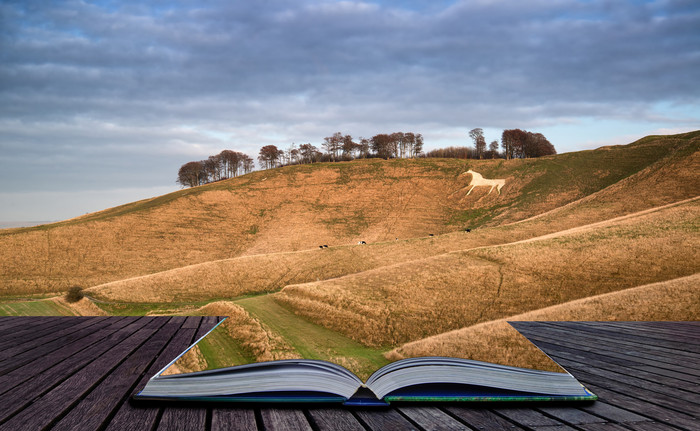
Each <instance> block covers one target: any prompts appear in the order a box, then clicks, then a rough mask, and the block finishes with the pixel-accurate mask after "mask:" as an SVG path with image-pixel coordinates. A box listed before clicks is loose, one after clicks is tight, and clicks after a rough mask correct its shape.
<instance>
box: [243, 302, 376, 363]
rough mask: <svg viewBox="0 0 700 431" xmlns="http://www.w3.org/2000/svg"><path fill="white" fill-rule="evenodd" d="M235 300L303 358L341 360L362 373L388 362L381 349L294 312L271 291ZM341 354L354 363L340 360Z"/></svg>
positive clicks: (337, 361) (340, 361)
mask: <svg viewBox="0 0 700 431" xmlns="http://www.w3.org/2000/svg"><path fill="white" fill-rule="evenodd" d="M236 304H238V305H240V306H241V307H243V308H245V310H246V311H247V312H248V313H250V314H251V315H252V316H253V317H255V318H257V319H258V320H260V322H262V323H264V324H265V325H266V326H267V327H269V328H270V329H271V330H273V331H275V332H276V333H277V334H279V335H280V336H281V337H282V338H284V339H285V340H286V341H287V342H288V343H289V344H290V345H291V346H292V347H294V348H295V349H296V350H297V351H298V352H299V353H300V354H301V355H302V356H303V357H304V358H307V359H322V360H326V361H331V362H336V363H341V365H344V366H346V367H348V368H353V371H354V372H356V373H357V374H358V375H361V376H363V377H367V376H369V374H371V373H372V372H374V371H376V370H377V369H378V368H380V367H382V366H383V365H386V364H387V363H389V361H388V360H387V359H386V358H385V357H384V356H383V355H382V352H381V351H380V350H376V349H371V348H368V347H365V346H363V345H361V344H359V343H358V342H356V341H354V340H351V339H350V338H347V337H345V336H344V335H341V334H339V333H337V332H335V331H331V330H330V329H327V328H324V327H322V326H319V325H316V324H314V323H311V322H309V321H307V320H305V319H303V318H301V317H299V316H297V315H296V314H294V313H293V312H291V311H289V310H288V309H286V308H284V307H282V306H281V305H280V304H278V303H277V302H276V301H275V300H274V299H273V297H272V295H262V296H256V297H252V298H247V299H242V300H238V301H236ZM343 358H347V361H348V363H353V365H355V366H348V363H342V362H343V360H342V359H343Z"/></svg>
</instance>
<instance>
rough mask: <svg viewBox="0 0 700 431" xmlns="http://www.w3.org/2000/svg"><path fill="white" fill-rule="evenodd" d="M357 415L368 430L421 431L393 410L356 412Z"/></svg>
mask: <svg viewBox="0 0 700 431" xmlns="http://www.w3.org/2000/svg"><path fill="white" fill-rule="evenodd" d="M355 414H356V415H357V417H358V418H359V419H360V421H362V422H363V423H364V424H365V426H366V427H367V428H369V429H372V430H386V431H394V430H396V431H399V430H416V429H419V428H418V427H417V426H415V425H413V424H412V423H411V422H409V421H408V419H406V418H405V417H403V416H401V415H400V414H399V412H397V411H396V410H393V409H379V410H377V409H374V410H356V411H355Z"/></svg>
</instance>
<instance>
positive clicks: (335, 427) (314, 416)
mask: <svg viewBox="0 0 700 431" xmlns="http://www.w3.org/2000/svg"><path fill="white" fill-rule="evenodd" d="M309 417H310V418H311V423H312V425H314V429H318V430H319V431H364V429H365V428H364V427H363V426H362V424H360V422H359V421H358V420H357V418H355V416H353V414H352V413H351V412H350V410H348V409H344V408H339V407H330V408H312V409H309Z"/></svg>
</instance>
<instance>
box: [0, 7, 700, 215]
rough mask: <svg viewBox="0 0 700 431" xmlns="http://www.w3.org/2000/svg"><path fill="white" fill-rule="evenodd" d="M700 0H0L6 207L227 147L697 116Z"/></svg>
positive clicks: (101, 204)
mask: <svg viewBox="0 0 700 431" xmlns="http://www.w3.org/2000/svg"><path fill="white" fill-rule="evenodd" d="M699 83H700V2H698V1H697V0H678V1H675V0H659V1H625V0H533V1H523V0H471V1H447V0H438V1H436V0H432V1H428V0H426V1H423V0H413V1H400V0H391V1H389V0H386V1H364V2H361V1H336V0H256V1H229V0H220V1H216V0H213V1H203V0H193V1H188V0H183V1H165V0H162V1H144V0H138V1H129V0H124V1H109V0H105V1H51V2H47V1H45V0H41V1H32V0H22V1H11V0H9V1H8V0H3V1H2V2H0V222H7V221H23V222H27V221H55V220H62V219H67V218H71V217H76V216H79V215H82V214H85V213H88V212H93V211H98V210H101V209H105V208H109V207H112V206H116V205H120V204H124V203H128V202H132V201H135V200H139V199H144V198H148V197H153V196H158V195H161V194H164V193H168V192H171V191H175V190H177V189H178V188H179V186H178V185H177V184H176V183H175V179H176V176H177V171H178V169H179V167H180V166H181V165H183V164H184V163H186V162H189V161H193V160H201V159H205V158H207V157H208V156H210V155H214V154H218V153H219V152H221V151H222V150H224V149H231V150H235V151H241V152H244V153H246V154H248V155H250V156H251V157H253V158H257V155H258V151H259V149H260V148H261V147H263V146H265V145H270V144H272V145H276V146H278V147H279V148H281V149H287V148H289V146H290V145H291V144H292V143H296V144H297V145H298V144H302V143H307V142H310V143H312V144H314V145H316V146H319V147H320V144H321V142H322V141H323V138H324V137H325V136H330V135H332V134H333V133H335V132H338V131H340V132H342V133H343V134H350V135H352V136H353V137H361V136H362V137H371V136H373V135H375V134H378V133H391V132H396V131H403V132H415V133H421V134H423V136H424V139H425V149H427V150H429V149H432V148H441V147H446V146H467V145H471V141H470V139H469V137H468V132H469V130H471V129H473V128H476V127H480V128H482V129H483V130H484V134H485V137H486V140H487V142H491V141H492V140H497V139H499V138H500V135H501V133H502V131H503V130H504V129H512V128H521V129H525V130H529V131H534V132H539V133H543V134H544V135H545V136H546V137H547V138H548V139H549V141H550V142H552V144H553V145H554V146H555V148H556V149H557V151H558V152H559V153H563V152H570V151H579V150H586V149H592V148H597V147H600V146H603V145H611V144H627V143H630V142H633V141H634V140H636V139H639V138H641V137H643V136H646V135H649V134H673V133H681V132H685V131H690V130H697V129H700V84H699Z"/></svg>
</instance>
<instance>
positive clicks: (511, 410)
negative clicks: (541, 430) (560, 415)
mask: <svg viewBox="0 0 700 431" xmlns="http://www.w3.org/2000/svg"><path fill="white" fill-rule="evenodd" d="M493 411H494V412H496V413H498V414H499V415H501V416H504V417H506V418H508V419H510V420H511V421H513V422H515V423H518V424H520V425H523V426H525V427H530V428H532V427H542V426H558V425H564V424H563V423H562V422H561V421H558V420H556V419H553V418H550V417H548V416H546V415H544V414H543V413H542V412H538V411H537V410H534V409H532V408H527V407H498V408H495V409H493Z"/></svg>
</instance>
